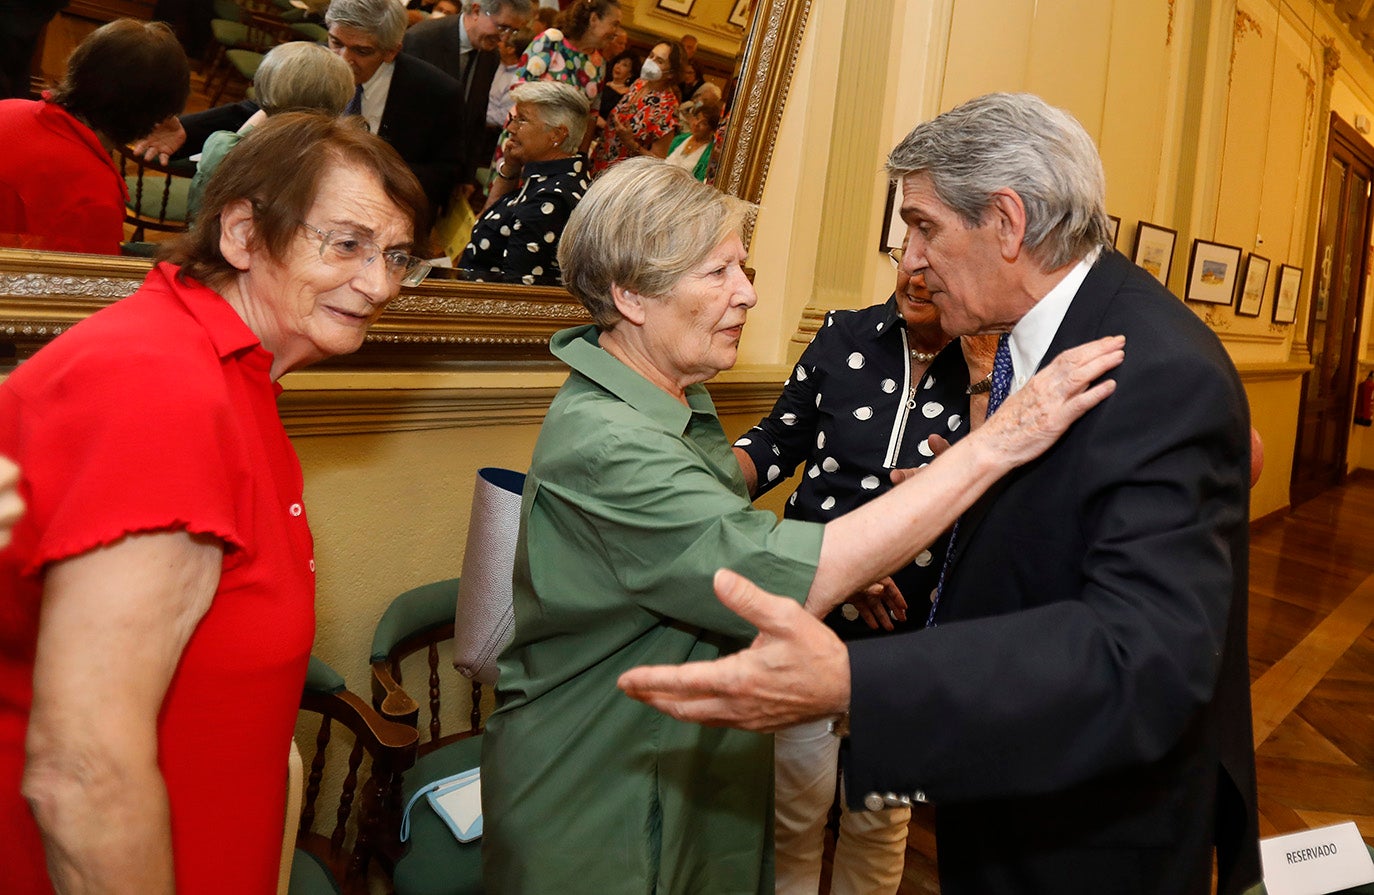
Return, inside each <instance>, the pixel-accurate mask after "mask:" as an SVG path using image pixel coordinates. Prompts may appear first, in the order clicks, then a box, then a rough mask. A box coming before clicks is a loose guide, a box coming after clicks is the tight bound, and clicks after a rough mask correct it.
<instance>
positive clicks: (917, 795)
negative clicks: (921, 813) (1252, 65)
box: [911, 789, 930, 802]
mask: <svg viewBox="0 0 1374 895" xmlns="http://www.w3.org/2000/svg"><path fill="white" fill-rule="evenodd" d="M911 798H912V799H913V800H915V801H917V802H928V801H930V800H929V799H927V798H926V792H925V790H923V789H918V790H916V791H915V792H913V793H912V794H911Z"/></svg>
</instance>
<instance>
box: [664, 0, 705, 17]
mask: <svg viewBox="0 0 1374 895" xmlns="http://www.w3.org/2000/svg"><path fill="white" fill-rule="evenodd" d="M696 2H697V0H658V8H659V9H661V10H663V11H664V12H671V13H675V14H676V15H680V16H686V15H691V14H692V7H693V6H695V5H696Z"/></svg>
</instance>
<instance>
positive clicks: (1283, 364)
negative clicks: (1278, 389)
mask: <svg viewBox="0 0 1374 895" xmlns="http://www.w3.org/2000/svg"><path fill="white" fill-rule="evenodd" d="M1311 369H1312V365H1311V364H1303V363H1296V362H1293V361H1273V362H1260V363H1247V364H1236V372H1237V373H1239V374H1240V381H1241V382H1284V381H1287V380H1291V379H1301V378H1302V377H1303V374H1305V373H1307V372H1308V371H1310V370H1311Z"/></svg>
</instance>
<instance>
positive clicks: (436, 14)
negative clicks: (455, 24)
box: [429, 9, 448, 19]
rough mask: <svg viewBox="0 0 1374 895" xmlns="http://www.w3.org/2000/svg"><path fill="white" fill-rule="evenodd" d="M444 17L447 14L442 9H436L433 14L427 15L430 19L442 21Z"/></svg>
mask: <svg viewBox="0 0 1374 895" xmlns="http://www.w3.org/2000/svg"><path fill="white" fill-rule="evenodd" d="M446 15H448V13H446V12H444V11H443V10H442V9H436V10H434V12H432V13H430V14H429V17H430V18H431V19H442V18H443V17H444V16H446Z"/></svg>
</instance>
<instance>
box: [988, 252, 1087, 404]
mask: <svg viewBox="0 0 1374 895" xmlns="http://www.w3.org/2000/svg"><path fill="white" fill-rule="evenodd" d="M1101 252H1102V249H1101V248H1100V247H1099V248H1095V249H1093V250H1092V251H1091V252H1089V253H1088V254H1087V255H1086V256H1084V258H1083V260H1081V261H1079V262H1078V263H1077V264H1076V265H1074V267H1073V269H1072V270H1070V271H1069V272H1068V273H1067V274H1066V275H1065V276H1064V278H1063V279H1062V280H1060V281H1059V282H1058V283H1056V284H1055V285H1054V288H1053V289H1051V290H1050V291H1049V292H1048V293H1047V294H1046V295H1045V297H1044V298H1042V299H1040V300H1039V301H1038V302H1036V303H1035V306H1034V307H1033V308H1031V309H1030V310H1029V311H1027V312H1026V315H1025V316H1024V317H1022V318H1021V319H1020V321H1018V322H1017V324H1016V326H1015V328H1013V329H1012V331H1011V338H1010V340H1009V344H1008V348H1009V349H1010V350H1011V366H1012V387H1011V390H1012V391H1016V390H1017V389H1019V388H1020V387H1021V386H1022V385H1024V384H1025V383H1026V380H1028V379H1030V378H1031V377H1032V376H1034V375H1035V371H1036V370H1038V369H1040V363H1041V362H1042V361H1043V360H1044V359H1045V352H1046V351H1048V350H1049V348H1050V342H1052V341H1054V334H1055V333H1057V332H1058V331H1059V324H1061V323H1063V322H1064V315H1065V314H1067V313H1068V312H1069V305H1070V304H1072V303H1073V297H1074V296H1075V295H1077V294H1078V288H1079V287H1080V286H1082V285H1083V281H1084V280H1085V279H1087V277H1088V272H1089V271H1090V270H1092V267H1093V263H1094V262H1095V261H1097V256H1098V255H1100V254H1101Z"/></svg>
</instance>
